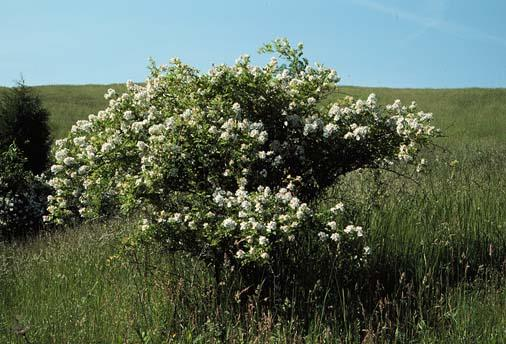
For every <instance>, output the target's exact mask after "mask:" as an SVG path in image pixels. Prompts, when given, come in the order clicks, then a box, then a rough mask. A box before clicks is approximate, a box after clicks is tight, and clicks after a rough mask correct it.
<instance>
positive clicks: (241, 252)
mask: <svg viewBox="0 0 506 344" xmlns="http://www.w3.org/2000/svg"><path fill="white" fill-rule="evenodd" d="M244 255H245V253H244V251H243V250H237V252H236V253H235V256H236V257H237V258H239V259H241V258H242V257H244Z"/></svg>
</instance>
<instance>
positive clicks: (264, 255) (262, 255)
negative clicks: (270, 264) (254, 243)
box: [260, 252, 269, 259]
mask: <svg viewBox="0 0 506 344" xmlns="http://www.w3.org/2000/svg"><path fill="white" fill-rule="evenodd" d="M260 257H261V258H262V259H269V254H268V253H267V252H263V253H262V254H261V255H260Z"/></svg>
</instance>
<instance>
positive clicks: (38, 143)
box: [0, 81, 51, 174]
mask: <svg viewBox="0 0 506 344" xmlns="http://www.w3.org/2000/svg"><path fill="white" fill-rule="evenodd" d="M48 120H49V112H48V111H47V110H46V109H45V108H44V107H43V106H42V103H41V100H40V98H39V97H38V96H37V95H36V94H35V93H34V91H33V90H32V89H31V88H30V87H27V86H26V85H25V84H24V82H23V81H21V82H20V83H18V85H17V86H16V87H13V88H10V89H8V90H7V91H5V92H3V93H2V98H1V100H0V146H2V147H7V146H9V145H10V144H11V143H13V142H14V143H15V144H16V146H18V147H19V149H20V150H21V152H22V153H23V155H24V156H25V157H26V162H25V166H26V169H29V170H30V171H32V173H34V174H39V173H42V172H43V171H44V170H45V169H46V168H47V165H48V155H49V149H50V145H51V139H50V132H49V125H48Z"/></svg>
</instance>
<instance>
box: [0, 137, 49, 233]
mask: <svg viewBox="0 0 506 344" xmlns="http://www.w3.org/2000/svg"><path fill="white" fill-rule="evenodd" d="M24 163H25V159H24V158H23V157H22V155H21V151H20V150H19V149H17V148H16V146H15V145H12V146H10V147H9V148H8V149H7V150H5V151H3V152H1V153H0V238H2V237H4V238H12V237H14V236H22V235H25V234H27V233H28V232H34V231H36V230H38V229H40V228H41V226H42V216H43V214H45V212H46V206H47V204H46V197H47V193H48V190H47V187H46V186H45V182H44V181H43V180H42V178H41V177H36V176H34V175H33V174H32V173H31V172H30V171H26V170H25V168H24Z"/></svg>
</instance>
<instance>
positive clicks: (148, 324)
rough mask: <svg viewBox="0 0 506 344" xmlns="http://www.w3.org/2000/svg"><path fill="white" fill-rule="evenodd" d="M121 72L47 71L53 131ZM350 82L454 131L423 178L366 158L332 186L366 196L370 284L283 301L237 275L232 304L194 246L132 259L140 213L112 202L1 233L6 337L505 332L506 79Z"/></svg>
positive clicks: (433, 338) (2, 333) (324, 338)
mask: <svg viewBox="0 0 506 344" xmlns="http://www.w3.org/2000/svg"><path fill="white" fill-rule="evenodd" d="M110 87H112V88H116V89H117V90H118V91H121V90H122V87H123V86H120V85H87V86H41V87H37V91H38V93H39V95H40V97H41V99H42V101H43V103H44V105H45V106H46V107H47V109H48V110H49V111H50V112H51V114H52V117H51V120H50V123H51V128H52V131H53V135H54V137H55V138H60V137H63V136H64V135H65V133H66V132H67V131H68V130H69V129H70V127H71V125H72V124H73V123H74V122H75V121H76V120H77V119H80V118H84V117H86V116H87V115H88V114H90V113H96V112H97V111H98V110H100V109H102V108H104V107H105V106H106V102H107V101H106V100H105V99H104V98H103V94H104V93H105V91H106V90H107V89H108V88H110ZM339 92H340V93H341V95H345V94H346V95H353V96H356V97H366V96H367V95H368V94H369V93H371V92H374V93H376V94H377V96H378V98H379V101H380V102H381V103H389V102H392V101H393V100H394V99H396V98H400V99H401V100H402V101H404V102H405V103H408V102H409V101H410V100H412V99H414V100H416V101H417V103H418V104H419V106H420V108H421V109H424V110H425V111H430V112H433V113H434V118H435V124H436V125H437V126H438V127H440V128H442V129H443V133H444V137H442V138H440V139H438V140H437V142H436V146H434V147H432V148H431V149H429V150H427V152H424V154H425V156H427V158H428V160H429V165H428V168H427V171H426V173H424V174H422V175H420V176H416V177H414V178H415V179H414V180H412V178H411V177H410V176H404V174H405V173H407V172H406V171H403V170H395V171H392V172H389V171H382V172H381V173H374V172H371V171H367V170H363V171H356V172H354V173H351V174H349V175H347V176H345V177H344V178H342V179H341V180H340V181H339V182H338V183H337V184H336V185H335V186H333V187H331V188H330V189H329V190H328V191H327V193H326V195H325V197H323V198H322V199H321V200H319V202H321V203H325V202H332V201H333V200H335V199H344V200H346V203H347V204H353V205H354V209H356V214H355V216H356V218H357V220H359V223H361V224H362V225H363V226H364V228H367V231H368V234H367V235H368V238H369V242H370V246H371V256H370V262H369V267H368V273H367V275H365V276H362V277H360V278H358V281H359V283H358V284H357V285H354V286H351V287H350V286H347V287H343V288H342V289H340V290H318V288H317V287H315V290H314V293H310V294H309V296H308V298H307V299H305V300H297V299H292V300H290V299H287V300H286V302H285V304H283V305H282V306H280V307H277V308H275V309H273V308H269V307H266V306H264V303H263V302H262V301H263V300H261V298H260V296H259V295H257V296H255V295H252V296H251V297H250V299H249V300H248V301H247V302H246V304H245V302H244V301H241V302H239V301H238V299H236V298H234V293H235V292H236V289H235V288H233V287H232V286H231V287H230V288H227V287H225V288H224V293H223V294H224V295H223V298H222V303H221V305H220V307H218V305H217V304H216V297H215V295H214V293H215V288H214V285H213V278H212V273H211V272H210V271H209V269H208V267H206V266H205V265H204V264H202V263H200V262H197V261H195V260H194V259H192V258H189V257H188V256H185V255H182V254H181V255H177V256H169V255H162V254H160V253H159V252H158V251H156V250H155V249H153V250H152V251H149V252H145V253H144V254H143V256H142V257H139V256H132V257H130V259H129V260H124V259H119V258H118V253H119V251H120V248H121V246H122V238H123V237H124V236H125V234H127V233H128V232H129V231H131V230H132V223H133V222H134V220H135V219H125V218H112V219H109V220H107V221H97V222H95V223H88V224H83V225H76V226H74V227H68V228H66V229H65V230H63V231H58V232H54V233H43V234H41V235H40V236H38V237H37V238H33V239H30V240H28V241H26V242H22V241H19V242H14V243H0V292H1V294H0V295H1V298H0V342H5V343H25V342H26V343H138V342H141V343H158V342H188V343H209V342H220V341H221V340H223V339H225V340H226V341H227V342H235V343H245V342H253V343H263V342H266V343H270V342H275V343H294V342H295V343H298V342H311V343H312V342H315V343H327V342H336V343H376V342H378V343H383V342H387V343H390V342H397V343H419V342H423V343H504V342H506V287H505V285H506V284H505V281H506V280H505V273H506V178H505V177H504V172H505V171H506V160H505V159H504V157H505V156H506V105H505V102H504V100H506V89H441V90H440V89H387V88H361V87H360V88H359V87H341V88H340V89H339ZM337 96H339V95H337V94H333V95H330V96H329V99H328V100H327V101H332V99H333V98H335V97H337ZM230 278H232V277H230ZM231 285H233V284H231ZM234 287H236V286H234ZM301 304H304V305H305V308H304V309H305V311H304V312H301V307H300V305H301Z"/></svg>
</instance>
